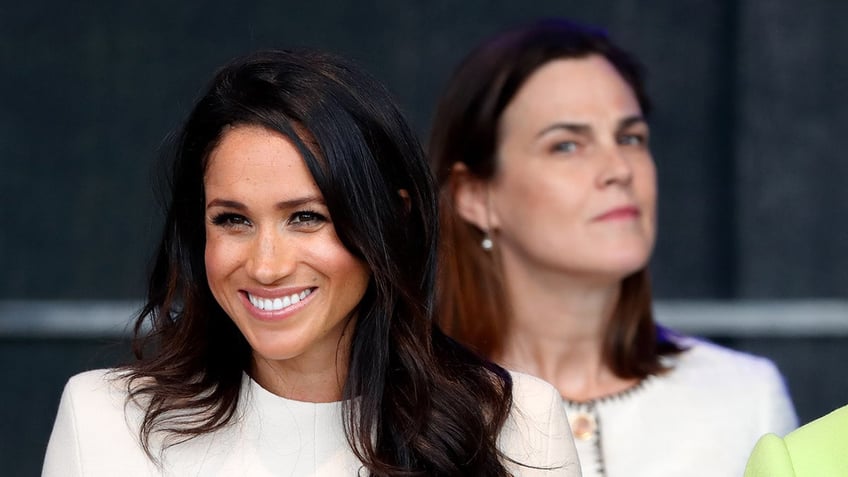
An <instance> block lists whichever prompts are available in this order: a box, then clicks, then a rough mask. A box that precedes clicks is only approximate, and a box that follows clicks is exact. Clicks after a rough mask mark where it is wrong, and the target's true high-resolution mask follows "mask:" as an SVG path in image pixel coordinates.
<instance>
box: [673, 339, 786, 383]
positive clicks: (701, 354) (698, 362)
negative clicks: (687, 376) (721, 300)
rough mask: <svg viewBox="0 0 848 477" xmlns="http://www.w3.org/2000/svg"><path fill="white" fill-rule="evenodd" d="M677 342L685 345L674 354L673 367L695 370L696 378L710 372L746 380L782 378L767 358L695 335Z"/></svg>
mask: <svg viewBox="0 0 848 477" xmlns="http://www.w3.org/2000/svg"><path fill="white" fill-rule="evenodd" d="M678 342H679V343H680V344H681V345H682V346H684V347H686V348H687V350H686V351H684V352H682V353H681V354H680V355H679V356H676V357H675V358H673V366H674V368H676V369H678V370H679V371H680V372H681V373H691V374H696V375H697V376H698V377H699V379H703V378H705V377H709V376H716V377H719V376H720V377H721V379H722V380H735V379H742V380H744V381H746V382H747V383H749V384H750V382H751V380H752V379H753V380H757V379H762V380H768V381H773V380H780V379H781V378H780V373H779V372H778V370H777V367H776V366H775V365H774V363H773V362H772V361H771V360H770V359H768V358H765V357H762V356H757V355H754V354H750V353H745V352H742V351H737V350H732V349H730V348H726V347H724V346H720V345H717V344H715V343H711V342H709V341H705V340H702V339H697V338H691V337H686V338H680V339H678ZM734 384H735V381H734Z"/></svg>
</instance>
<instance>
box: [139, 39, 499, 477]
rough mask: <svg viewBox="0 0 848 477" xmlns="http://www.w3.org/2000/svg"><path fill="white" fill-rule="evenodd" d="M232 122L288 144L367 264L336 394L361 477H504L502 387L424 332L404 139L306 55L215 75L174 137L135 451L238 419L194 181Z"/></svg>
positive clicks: (256, 59)
mask: <svg viewBox="0 0 848 477" xmlns="http://www.w3.org/2000/svg"><path fill="white" fill-rule="evenodd" d="M238 125H251V126H261V127H264V128H267V129H268V130H271V131H276V132H277V133H280V134H282V135H284V136H286V137H287V138H288V139H290V140H291V141H292V142H293V143H294V144H295V146H296V147H297V148H298V150H299V152H300V154H301V156H302V157H303V160H304V162H305V163H306V165H307V167H308V168H309V171H310V172H311V174H312V176H313V178H314V179H315V182H316V183H317V185H318V187H319V189H320V190H321V193H322V194H323V197H324V200H325V202H326V204H327V207H328V209H329V211H330V215H331V217H332V221H333V224H334V227H335V230H336V232H337V234H338V236H339V238H340V240H341V241H342V243H343V244H344V246H345V247H346V248H347V249H348V250H349V251H350V252H351V253H352V254H353V255H355V256H357V257H359V258H361V259H362V260H363V261H364V262H366V263H367V265H368V267H369V268H370V271H371V274H372V279H371V282H370V284H369V286H368V290H367V291H366V293H365V296H364V297H363V299H362V301H361V303H360V304H359V306H358V319H357V320H356V321H355V324H354V325H353V326H354V330H353V338H352V344H351V349H350V357H349V363H350V369H349V370H348V374H347V378H346V381H345V383H344V389H343V398H344V405H343V406H344V413H343V416H344V417H343V418H344V429H345V433H346V436H347V439H348V442H349V444H350V446H351V448H352V450H353V452H354V453H355V455H356V456H357V457H358V458H359V459H360V460H361V461H362V463H363V465H364V467H365V468H366V469H367V470H368V472H369V473H370V474H371V475H373V476H388V475H392V476H394V475H409V476H413V475H415V476H419V475H420V476H424V475H427V476H431V475H440V476H468V475H475V476H476V475H480V476H489V475H492V476H501V475H507V470H506V468H505V466H504V463H503V460H504V459H505V457H504V456H503V455H502V454H501V453H500V452H499V450H498V448H497V446H496V441H497V436H498V434H499V431H500V429H501V427H502V425H503V423H504V422H505V420H506V418H507V415H508V413H509V410H510V408H511V403H512V381H511V378H510V376H509V374H508V373H507V372H506V371H504V370H503V369H502V368H499V367H497V366H495V365H493V364H490V363H488V362H486V361H483V360H481V359H479V358H477V357H476V355H474V354H472V353H471V352H469V351H467V350H466V349H465V348H464V347H462V346H460V345H458V344H457V343H456V342H455V341H453V340H452V339H451V338H448V337H447V336H446V335H445V334H443V333H442V332H441V331H440V329H439V328H438V326H436V325H435V324H434V323H433V319H432V313H433V308H434V291H433V290H434V280H435V275H436V271H435V270H436V262H437V239H438V235H439V233H438V218H437V209H438V206H437V199H436V194H435V187H434V184H433V180H432V176H431V175H430V171H429V168H428V165H427V163H426V161H425V159H424V156H423V152H422V150H421V147H420V145H419V143H418V141H417V139H416V137H415V134H414V133H413V132H412V131H411V130H410V128H409V126H408V125H407V123H406V122H405V120H404V118H403V116H402V115H401V113H400V112H399V111H398V108H397V107H396V106H395V104H394V102H393V100H392V98H391V96H390V94H389V93H388V92H387V91H386V89H385V88H384V87H383V86H382V85H380V84H379V83H378V82H377V81H375V80H374V79H373V78H371V77H370V76H368V75H367V74H365V73H364V72H362V71H361V70H359V69H358V68H357V67H355V66H353V65H352V64H350V63H348V62H346V61H344V60H342V59H340V58H338V57H335V56H332V55H329V54H326V53H321V52H317V51H308V50H301V51H262V52H257V53H254V54H251V55H248V56H246V57H242V58H238V59H236V60H234V61H232V62H231V63H229V64H228V65H226V66H225V67H223V68H222V69H221V70H220V71H219V72H218V73H217V74H216V76H215V77H214V79H213V81H212V83H211V85H210V86H209V88H208V90H207V91H206V92H205V94H204V95H203V96H202V97H201V98H200V100H199V101H198V102H197V103H196V105H195V106H194V109H193V110H192V112H191V114H190V115H189V117H188V119H187V121H186V122H185V124H184V126H183V128H182V130H181V132H180V134H179V136H178V137H177V138H176V140H175V144H174V148H173V149H174V153H173V165H172V170H171V199H170V204H169V206H168V210H167V216H166V220H165V225H164V232H163V235H162V239H161V243H160V245H159V249H158V253H157V256H156V260H155V265H154V268H153V271H152V274H151V276H150V281H149V293H148V297H147V301H146V305H145V306H144V308H143V310H142V311H141V312H140V314H139V316H138V319H137V321H136V325H135V340H134V350H135V353H136V358H137V359H136V361H135V362H134V363H132V364H130V365H128V366H127V367H126V368H124V369H123V371H124V373H125V375H127V376H128V377H129V380H128V390H129V392H130V399H132V400H133V401H135V402H139V403H144V406H145V415H144V420H143V424H142V427H141V430H140V435H141V439H142V442H143V444H144V447H145V450H146V451H147V453H148V454H149V455H151V457H154V455H153V449H152V448H151V447H152V444H151V442H152V441H151V435H152V434H153V433H159V432H163V433H164V435H165V436H167V437H168V438H169V439H168V440H167V441H166V442H167V443H168V445H172V444H174V443H177V442H182V441H185V440H188V439H191V438H193V437H196V436H199V435H202V434H205V433H209V432H213V431H215V430H217V429H220V428H222V427H224V426H227V425H228V424H229V423H230V422H231V421H233V420H234V419H238V417H237V414H236V413H235V411H236V409H237V404H238V402H239V399H240V398H241V397H242V396H240V395H239V391H240V386H241V382H242V378H243V375H244V373H246V372H249V371H250V369H251V359H252V358H251V349H250V346H249V344H248V343H247V341H246V340H245V338H244V337H243V336H242V335H241V334H240V332H239V330H238V328H236V326H235V325H234V324H233V323H232V321H231V320H230V319H229V317H228V316H227V315H226V314H225V312H224V311H223V310H222V308H221V307H220V306H219V305H218V303H217V302H216V301H215V299H214V298H213V296H212V293H211V291H210V289H209V287H208V285H207V279H206V272H205V268H204V247H205V229H204V185H203V177H204V172H205V170H206V167H207V165H208V159H209V155H210V152H211V151H212V150H213V149H214V148H215V147H216V145H217V143H218V141H219V139H220V137H221V134H222V131H223V130H224V129H225V128H227V127H230V126H238ZM354 398H357V399H354ZM280 432H286V430H285V429H281V430H280Z"/></svg>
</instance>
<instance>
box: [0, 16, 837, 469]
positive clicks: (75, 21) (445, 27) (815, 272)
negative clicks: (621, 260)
mask: <svg viewBox="0 0 848 477" xmlns="http://www.w3.org/2000/svg"><path fill="white" fill-rule="evenodd" d="M550 15H559V16H569V17H571V18H575V19H578V20H582V21H585V22H589V23H594V24H598V25H602V26H605V27H606V28H607V29H608V30H609V32H610V33H611V35H612V37H613V38H614V39H615V40H616V41H617V42H618V43H620V44H622V45H625V46H627V47H628V49H630V50H631V51H633V52H634V53H635V54H636V55H637V56H638V57H639V58H641V59H642V61H643V62H644V63H645V65H646V67H647V70H648V73H649V76H648V86H649V88H648V89H649V92H650V94H651V96H652V99H653V101H654V104H655V114H654V115H653V117H652V118H651V127H652V142H653V150H654V155H655V158H656V160H657V164H658V170H659V183H660V206H659V209H660V210H659V212H660V216H659V217H660V235H659V241H658V244H657V249H656V253H655V257H654V261H653V264H652V273H653V276H654V282H655V289H656V295H657V297H658V298H659V299H661V300H695V299H697V300H722V301H724V300H733V301H735V300H787V299H789V300H817V299H828V300H845V299H848V253H847V252H846V251H845V248H846V244H848V187H846V186H845V182H846V180H847V179H848V160H846V158H845V155H844V153H843V145H844V141H843V138H844V137H845V135H846V133H845V131H846V130H848V99H846V93H848V91H846V89H848V55H846V54H845V47H846V46H848V29H846V28H844V18H846V16H848V3H845V2H830V1H827V0H818V1H806V2H801V1H791V0H770V1H768V2H758V1H753V0H740V1H734V0H710V1H706V0H705V1H696V0H684V1H636V0H632V1H631V0H622V1H615V0H594V1H591V2H588V1H563V0H558V1H536V2H514V1H483V0H468V1H456V2H449V1H439V0H435V1H394V0H379V1H371V2H354V1H347V0H331V1H328V2H266V3H263V4H255V5H245V4H243V2H231V1H230V2H197V1H187V2H181V3H177V2H170V1H169V2H165V1H160V0H154V1H147V2H143V3H138V4H135V5H128V4H127V5H125V4H123V2H106V1H99V2H88V3H87V4H86V5H75V4H74V3H73V2H57V1H42V2H14V3H13V2H5V3H4V4H3V5H0V88H2V89H0V95H2V103H1V104H0V204H2V205H0V207H2V209H0V210H2V219H3V221H2V223H3V226H2V227H0V252H2V253H0V300H32V301H43V300H57V299H65V300H138V299H140V298H141V297H142V296H143V293H144V277H145V273H146V271H147V263H148V259H149V257H150V255H151V252H152V250H153V246H154V242H155V239H156V237H157V235H158V229H159V224H160V220H161V217H160V214H159V208H158V205H157V200H158V196H157V195H156V194H155V193H154V185H155V182H156V181H155V180H154V177H155V175H156V171H157V167H158V162H157V160H158V159H157V157H158V154H159V152H158V151H159V148H160V145H161V144H162V143H163V141H164V140H165V138H166V137H167V136H168V134H169V133H170V132H171V131H172V130H174V128H176V127H177V126H178V125H179V123H180V121H181V120H182V119H183V117H184V116H185V115H186V114H187V112H188V111H189V109H190V107H191V105H192V102H193V100H194V99H195V98H196V97H197V95H198V94H199V92H200V91H201V89H202V88H203V87H204V85H205V84H206V82H207V81H208V80H209V79H210V78H211V76H212V73H213V72H214V70H215V69H216V68H217V67H218V66H220V65H221V64H223V63H224V62H226V61H227V60H229V59H231V58H232V57H234V56H236V55H239V54H242V53H246V52H248V51H250V50H254V49H257V48H264V47H295V46H311V47H320V48H324V49H329V50H331V51H334V52H336V53H340V54H342V55H345V56H348V57H351V58H353V59H355V60H356V61H358V62H359V63H360V64H361V65H362V66H364V67H365V68H366V69H367V70H369V71H370V72H371V73H373V74H374V75H375V76H377V77H378V78H380V79H381V80H383V81H384V82H385V83H386V84H387V85H388V86H389V88H390V89H391V90H392V91H393V92H394V93H395V95H396V98H397V100H398V102H399V103H400V104H401V106H402V108H403V109H404V110H405V112H406V113H407V115H408V117H409V119H410V121H411V123H412V124H413V126H414V127H415V129H416V130H417V131H419V132H420V134H421V137H422V139H423V138H426V134H427V132H428V129H429V126H428V123H429V121H430V116H431V114H432V108H433V105H434V103H435V101H436V98H437V96H438V94H439V92H440V89H441V87H442V85H443V84H444V82H445V81H446V79H447V76H448V74H449V73H450V71H451V69H452V68H453V67H454V66H455V65H456V64H457V62H458V61H459V59H460V58H461V57H462V56H463V55H464V54H465V53H466V52H467V51H468V50H469V49H470V48H471V46H472V45H474V44H475V43H477V42H478V41H480V40H481V39H483V38H484V37H487V36H489V35H491V34H492V33H494V32H496V31H498V30H500V29H503V28H505V27H509V26H512V25H515V24H518V23H521V22H523V21H526V20H532V19H535V18H537V17H540V16H550ZM806 318H807V317H804V316H799V317H798V323H799V326H803V323H804V320H805V319H806ZM846 321H848V316H846ZM806 335H807V336H805V337H804V338H792V337H786V336H781V337H773V336H768V335H767V334H764V335H763V336H759V337H758V336H753V337H752V336H745V337H739V336H734V335H732V334H725V333H716V335H715V336H709V338H711V339H714V340H716V341H718V342H720V343H722V344H726V345H728V346H732V347H735V348H738V349H743V350H748V351H752V352H755V353H757V354H762V355H765V356H769V357H771V358H772V359H774V360H775V362H776V363H777V364H778V366H780V368H781V370H782V371H783V372H784V374H786V376H787V380H788V384H789V386H790V390H791V391H792V393H793V397H794V398H795V400H796V404H797V406H798V410H799V414H800V415H801V418H802V422H806V421H808V420H810V419H812V418H814V417H816V416H818V415H821V414H824V413H825V412H827V411H829V410H830V409H832V408H834V407H836V406H838V405H840V404H843V403H848V382H846V378H845V377H844V373H843V372H838V369H837V368H838V367H839V363H842V362H845V360H846V358H848V356H846V355H848V351H846V346H845V345H846V344H848V339H846V338H845V337H844V336H842V337H839V336H827V335H822V336H809V335H810V333H807V334H806ZM812 335H815V333H812ZM127 355H128V352H127V348H126V343H124V342H123V341H121V340H119V339H117V340H116V339H114V338H106V337H104V338H102V339H101V338H98V337H87V338H78V337H77V338H73V337H66V338H63V337H56V336H51V337H46V336H45V337H39V336H27V337H16V336H12V335H7V336H0V364H2V372H0V373H2V374H0V378H2V379H3V381H4V382H5V383H6V385H5V386H4V387H3V389H2V390H0V405H1V406H0V462H3V463H4V464H3V465H4V467H5V469H4V470H3V471H2V473H3V474H4V475H37V474H38V469H39V468H40V463H41V458H42V456H43V451H44V445H45V443H46V438H47V435H48V433H49V429H50V426H51V425H52V420H53V417H54V415H55V410H56V405H57V404H58V399H59V393H60V391H61V386H62V384H63V383H64V381H65V380H66V379H67V378H68V376H70V375H71V374H73V373H75V372H77V371H79V370H82V369H88V368H92V367H100V366H109V365H113V364H114V363H116V362H117V361H118V360H120V359H124V358H126V357H127ZM7 472H8V474H7Z"/></svg>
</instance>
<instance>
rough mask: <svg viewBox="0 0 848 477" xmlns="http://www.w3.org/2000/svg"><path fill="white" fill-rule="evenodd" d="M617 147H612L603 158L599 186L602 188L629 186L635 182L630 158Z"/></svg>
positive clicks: (605, 152)
mask: <svg viewBox="0 0 848 477" xmlns="http://www.w3.org/2000/svg"><path fill="white" fill-rule="evenodd" d="M616 146H617V145H616ZM616 146H610V147H609V148H608V149H607V150H606V151H604V153H603V157H602V158H601V164H602V165H601V169H600V173H599V174H598V185H599V186H601V187H605V186H609V185H613V184H617V185H622V186H629V185H630V184H631V183H632V182H633V165H632V164H631V163H630V158H628V157H627V154H626V152H625V151H622V150H621V148H620V147H616Z"/></svg>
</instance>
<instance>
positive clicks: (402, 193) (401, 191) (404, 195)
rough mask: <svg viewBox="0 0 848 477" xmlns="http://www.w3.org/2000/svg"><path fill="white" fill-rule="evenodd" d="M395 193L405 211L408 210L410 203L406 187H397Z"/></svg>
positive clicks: (410, 206)
mask: <svg viewBox="0 0 848 477" xmlns="http://www.w3.org/2000/svg"><path fill="white" fill-rule="evenodd" d="M397 193H398V195H399V196H400V199H401V200H402V201H403V206H404V208H405V209H406V211H407V212H409V209H411V208H412V203H411V202H410V200H409V191H408V190H406V189H398V191H397Z"/></svg>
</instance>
